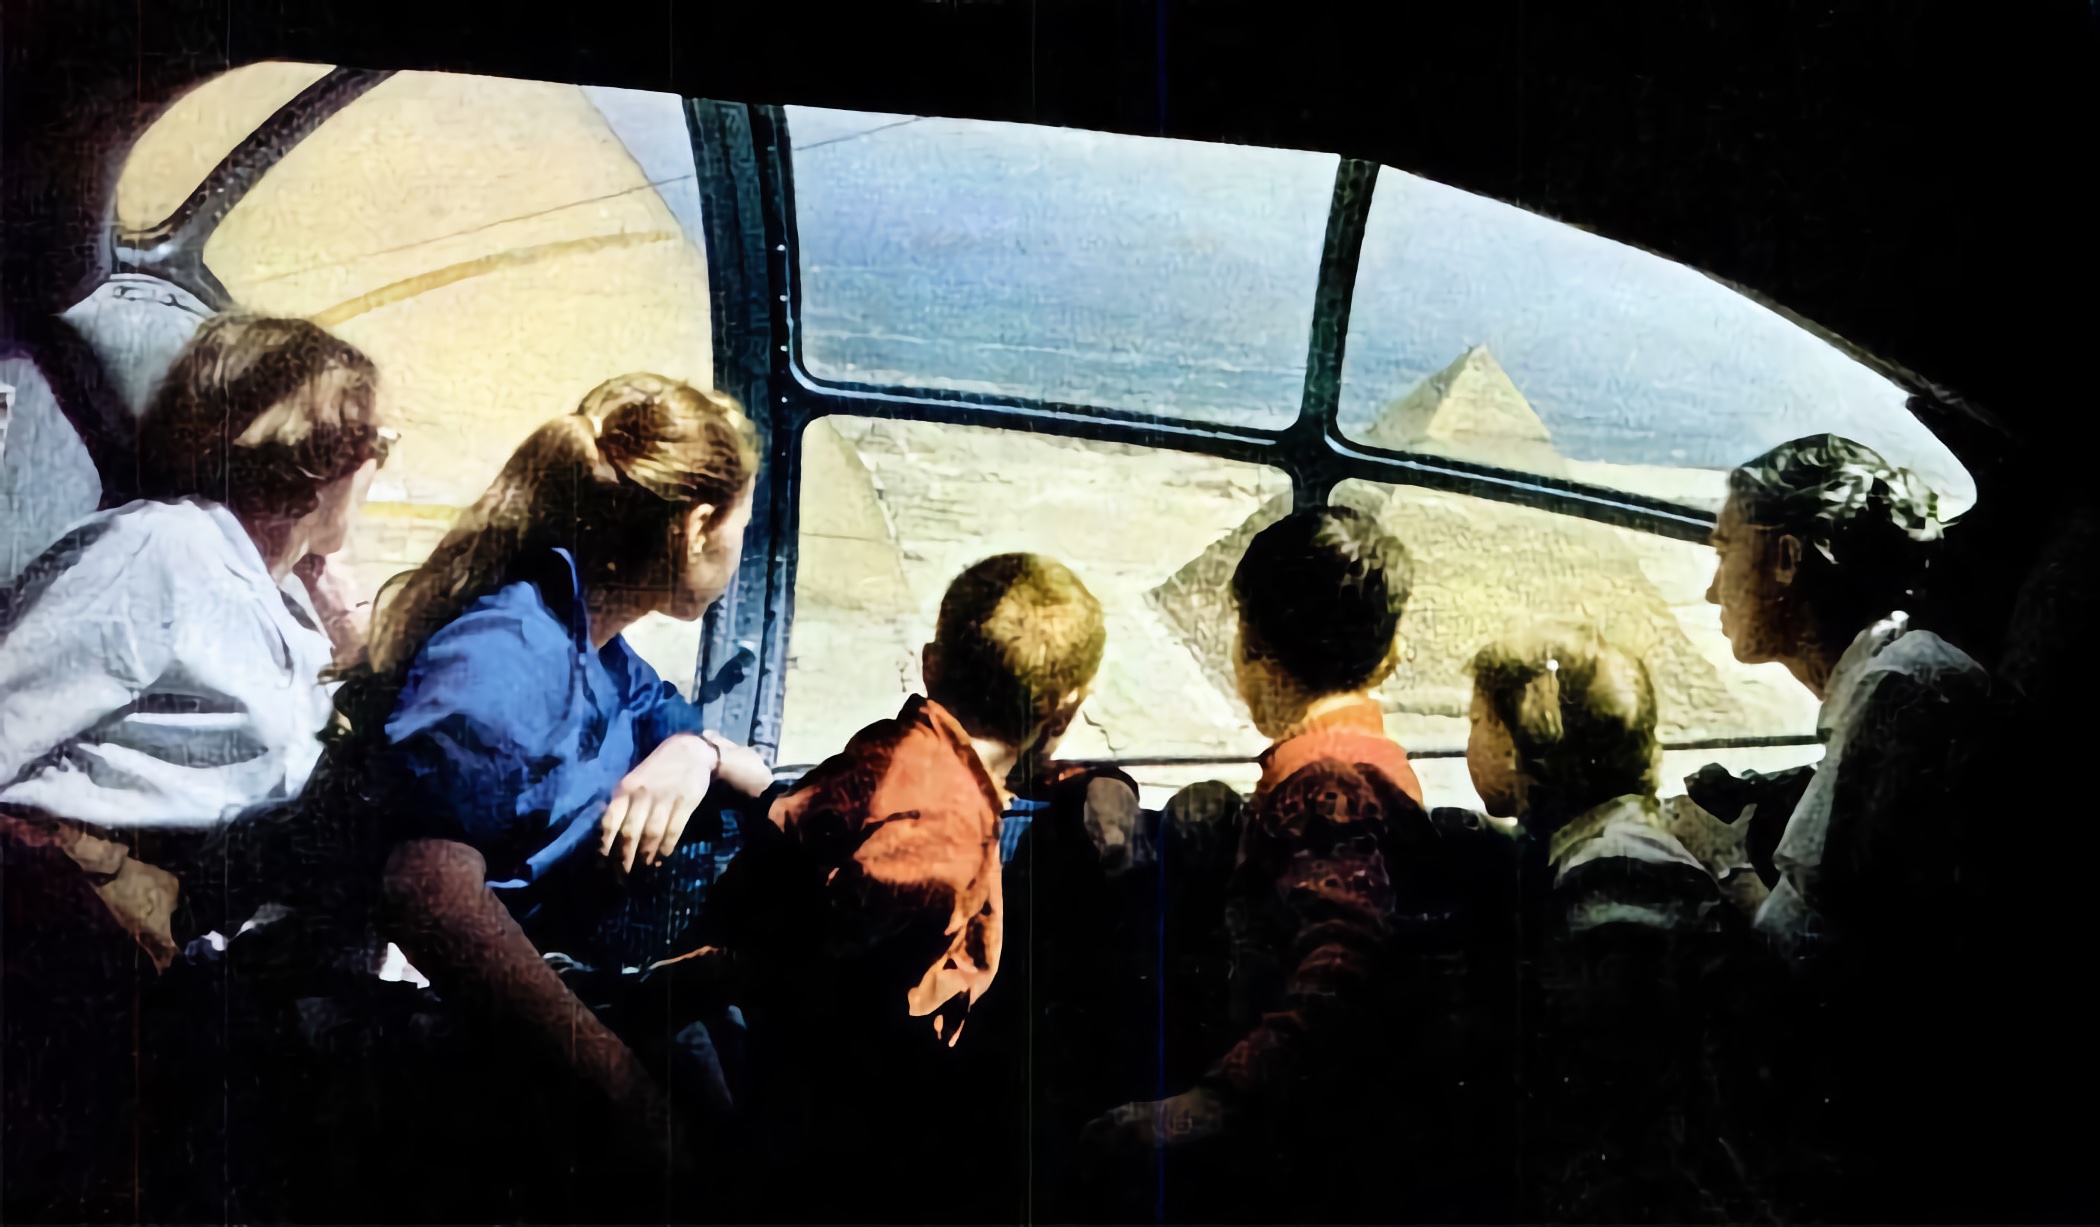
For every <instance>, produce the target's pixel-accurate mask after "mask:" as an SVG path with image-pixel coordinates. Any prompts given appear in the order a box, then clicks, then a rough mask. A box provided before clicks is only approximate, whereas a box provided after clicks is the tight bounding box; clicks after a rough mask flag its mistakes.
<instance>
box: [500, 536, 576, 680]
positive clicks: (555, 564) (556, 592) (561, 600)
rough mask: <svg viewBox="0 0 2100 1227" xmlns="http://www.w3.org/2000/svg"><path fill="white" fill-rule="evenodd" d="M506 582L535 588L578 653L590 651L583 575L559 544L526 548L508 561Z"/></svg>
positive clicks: (572, 558) (572, 557)
mask: <svg viewBox="0 0 2100 1227" xmlns="http://www.w3.org/2000/svg"><path fill="white" fill-rule="evenodd" d="M503 582H504V583H506V584H516V583H528V584H531V585H533V586H534V587H535V588H538V589H539V592H540V600H541V601H542V602H543V603H544V604H545V605H546V606H547V610H548V612H550V613H552V614H553V615H554V616H555V617H557V618H560V619H561V621H562V625H563V626H564V627H566V628H568V631H569V638H570V639H572V640H574V641H575V643H576V650H577V652H578V653H580V654H582V655H585V656H588V655H590V654H591V651H590V648H591V613H590V608H589V607H588V606H587V605H586V604H585V603H584V595H583V578H582V576H581V575H580V574H579V573H578V572H577V569H576V558H575V556H574V555H572V554H571V553H569V551H567V550H565V549H563V548H562V547H560V546H558V545H555V546H548V547H546V548H543V549H535V550H527V551H526V552H525V553H523V554H521V555H520V556H519V557H518V558H517V559H516V560H515V561H513V562H512V563H511V565H510V572H509V574H507V575H506V576H505V577H504V580H503Z"/></svg>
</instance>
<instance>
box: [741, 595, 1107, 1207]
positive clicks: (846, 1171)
mask: <svg viewBox="0 0 2100 1227" xmlns="http://www.w3.org/2000/svg"><path fill="white" fill-rule="evenodd" d="M1106 639H1107V632H1106V630H1105V628H1104V625H1103V621H1102V615H1101V606H1100V603H1099V602H1098V601H1097V600H1095V598H1094V596H1093V594H1092V593H1090V592H1088V591H1087V589H1086V585H1084V584H1083V583H1081V582H1080V580H1079V577H1078V576H1076V575H1074V574H1073V573H1072V571H1071V570H1070V569H1069V568H1067V567H1065V566H1064V565H1063V564H1061V563H1058V562H1056V561H1055V560H1053V559H1050V558H1045V557H1043V556H1041V555H1036V554H1020V553H1015V554H1001V555H998V556H995V557H992V558H987V559H984V560H983V561H981V562H979V563H977V564H975V565H974V566H971V567H970V568H968V569H967V570H965V571H964V572H963V573H962V574H961V575H959V576H957V577H956V579H955V581H954V582H953V583H952V584H950V585H949V588H948V591H947V594H946V595H945V596H944V597H943V598H942V601H941V608H940V614H939V619H938V623H937V626H936V629H935V633H934V639H933V642H932V643H930V644H928V645H927V646H926V649H925V653H924V656H923V665H924V677H925V681H926V693H925V694H924V695H914V696H912V697H911V698H910V699H909V700H907V701H906V703H905V704H904V707H903V710H901V711H900V712H899V713H898V714H897V715H896V716H895V717H893V718H891V719H887V720H881V721H877V722H876V723H874V724H871V725H869V726H868V727H866V728H864V729H862V730H861V731H860V732H859V733H857V734H855V735H854V736H853V738H852V739H851V740H850V741H849V742H848V743H847V744H846V748H845V749H844V750H843V751H842V752H840V753H839V754H837V755H835V756H833V757H832V758H831V759H829V760H827V761H826V762H824V763H823V764H822V765H820V766H818V767H816V768H815V769H814V770H812V771H810V772H809V774H807V775H805V776H804V777H803V778H802V780H801V781H800V782H799V783H798V784H796V785H795V786H794V787H793V788H792V789H790V790H789V791H787V792H786V793H785V794H783V795H782V796H780V797H779V798H778V800H776V801H775V802H774V803H773V805H772V807H771V811H770V817H771V819H772V822H771V823H758V824H756V826H757V828H758V830H757V831H755V832H754V838H753V841H752V844H751V846H750V847H749V848H747V851H746V854H745V858H744V861H743V863H742V864H741V866H740V867H732V871H731V878H733V879H734V881H732V880H731V878H725V881H724V885H725V887H726V890H725V895H726V896H727V898H725V911H726V912H727V913H728V914H727V915H725V916H724V917H723V921H722V923H723V926H724V928H723V936H724V938H725V939H726V943H725V944H726V945H727V946H728V947H729V948H730V949H732V950H734V951H736V957H737V959H738V961H739V962H740V963H742V964H743V965H744V967H745V969H746V970H747V972H748V973H749V975H750V977H751V981H750V983H751V989H752V991H751V993H750V996H749V1000H750V1001H751V1002H752V1014H753V1017H752V1026H751V1036H752V1044H753V1049H752V1051H753V1058H754V1066H755V1072H756V1073H757V1075H758V1077H759V1078H760V1079H761V1080H762V1081H764V1082H767V1083H770V1084H771V1085H769V1086H766V1087H763V1088H761V1089H760V1090H759V1091H756V1092H754V1093H753V1095H752V1096H751V1101H752V1103H753V1104H754V1105H756V1106H758V1107H759V1108H760V1109H761V1110H763V1111H766V1112H770V1113H781V1114H784V1115H782V1116H780V1117H778V1118H777V1119H776V1120H775V1121H773V1122H772V1124H771V1126H770V1127H763V1128H761V1129H760V1130H759V1131H758V1132H759V1133H760V1134H761V1136H766V1137H771V1138H773V1139H776V1141H775V1142H774V1144H773V1149H774V1153H773V1154H772V1155H771V1156H769V1157H770V1158H771V1159H772V1160H773V1162H775V1163H777V1164H779V1165H781V1166H780V1167H779V1168H778V1169H777V1170H778V1171H780V1172H783V1173H786V1172H790V1171H805V1170H820V1171H823V1172H824V1173H825V1174H824V1176H823V1178H822V1179H821V1180H819V1181H802V1180H798V1179H795V1178H792V1177H790V1176H786V1175H783V1176H782V1178H781V1179H780V1180H776V1181H770V1182H769V1184H768V1186H767V1191H766V1194H765V1196H767V1197H768V1198H773V1199H776V1200H777V1195H778V1194H779V1193H780V1192H781V1191H782V1190H784V1189H787V1188H790V1187H793V1188H799V1189H804V1190H805V1191H806V1192H807V1193H809V1194H811V1195H813V1196H816V1197H819V1198H829V1197H836V1198H837V1199H838V1200H837V1201H835V1202H827V1203H825V1204H814V1203H813V1204H811V1205H810V1206H809V1207H807V1208H808V1209H809V1210H810V1211H811V1212H812V1213H814V1214H816V1215H817V1216H818V1217H822V1218H835V1219H842V1220H843V1219H846V1218H851V1219H861V1220H865V1219H870V1218H884V1217H885V1216H894V1215H901V1216H904V1217H910V1218H924V1217H925V1216H926V1215H927V1214H929V1213H941V1214H947V1213H953V1214H958V1215H961V1216H963V1217H966V1218H969V1219H980V1218H1005V1217H1012V1216H1013V1214H1014V1213H1015V1211H1016V1210H1017V1209H1018V1204H1017V1203H1010V1197H1011V1196H1017V1195H1018V1194H1017V1192H1016V1190H1015V1189H1011V1188H1008V1187H1007V1184H1008V1182H1007V1181H1006V1180H1005V1179H1004V1176H1003V1174H1002V1173H1001V1166H1002V1164H1003V1161H1004V1157H1003V1156H1000V1155H998V1154H995V1153H992V1151H993V1150H994V1148H993V1146H992V1145H991V1144H990V1139H992V1138H993V1137H995V1136H997V1133H996V1130H994V1129H992V1128H991V1126H993V1125H995V1124H998V1123H999V1122H997V1121H994V1120H991V1119H989V1117H991V1116H992V1115H993V1114H994V1110H993V1103H994V1097H995V1096H996V1095H998V1094H1000V1091H999V1089H998V1088H993V1087H987V1086H983V1085H980V1084H979V1083H978V1082H976V1081H973V1080H972V1079H971V1077H970V1076H969V1075H970V1072H971V1071H972V1070H974V1069H976V1068H977V1061H976V1059H974V1058H965V1059H960V1060H959V1059H958V1058H962V1057H963V1055H964V1054H961V1053H953V1052H950V1051H949V1050H950V1049H952V1048H954V1047H955V1045H956V1043H957V1041H958V1039H959V1038H960V1036H961V1033H962V1030H963V1024H964V1022H965V1020H966V1018H967V1017H968V1016H969V1015H970V1014H971V1012H972V1010H973V1007H975V1006H977V1004H978V1003H979V1001H980V999H981V998H982V997H983V995H984V993H985V991H986V989H988V988H989V987H991V984H992V982H993V979H994V977H995V976H996V975H997V974H998V971H999V966H1000V957H1001V952H1002V947H1003V945H1004V939H1005V934H1004V929H1005V902H1004V898H1003V891H1002V880H1001V865H1000V847H999V835H1000V815H1001V813H1002V811H1003V810H1005V809H1006V808H1007V804H1008V802H1009V800H1010V796H1011V794H1010V793H1009V792H1008V788H1007V780H1008V777H1009V774H1010V773H1012V772H1013V770H1014V768H1015V766H1016V765H1017V764H1019V763H1021V762H1023V760H1025V759H1028V758H1029V757H1030V756H1031V755H1032V754H1033V753H1034V751H1035V750H1036V749H1037V747H1038V744H1039V742H1040V741H1041V740H1042V739H1043V738H1044V736H1045V735H1046V734H1052V735H1054V732H1056V731H1061V730H1062V729H1063V727H1064V726H1065V725H1066V724H1068V723H1069V721H1070V719H1071V716H1072V713H1073V712H1074V711H1076V710H1077V708H1078V706H1079V704H1080V703H1081V702H1083V701H1084V700H1085V697H1086V694H1087V687H1088V685H1089V683H1090V682H1091V681H1092V680H1093V676H1094V673H1095V671H1096V670H1097V669H1098V668H1099V667H1100V663H1101V655H1102V650H1103V646H1104V644H1105V643H1106ZM739 869H740V870H741V872H739ZM732 901H733V902H732ZM929 1020H930V1025H929ZM978 1029H979V1028H972V1031H976V1030H978ZM965 1047H966V1048H981V1047H983V1045H982V1043H980V1042H973V1044H972V1045H966V1046H965ZM928 1131H932V1132H938V1133H940V1134H941V1135H942V1136H943V1137H944V1139H945V1141H944V1143H943V1145H944V1146H946V1147H947V1148H948V1151H949V1154H950V1157H951V1158H953V1159H955V1163H954V1164H953V1165H952V1166H951V1168H950V1170H952V1171H956V1172H966V1173H968V1175H967V1177H959V1179H966V1180H967V1181H968V1182H969V1184H968V1187H965V1188H956V1187H954V1186H953V1185H949V1186H947V1187H945V1188H944V1189H943V1190H942V1191H941V1193H940V1195H939V1198H938V1200H939V1203H940V1205H941V1207H942V1208H941V1209H940V1210H938V1211H935V1210H932V1209H931V1208H930V1206H929V1204H928V1203H927V1202H926V1201H924V1200H923V1199H924V1198H925V1197H926V1196H928V1191H927V1190H926V1189H924V1188H923V1187H922V1185H920V1184H914V1179H915V1177H914V1175H913V1173H911V1172H909V1171H903V1170H899V1169H898V1167H897V1165H896V1164H895V1163H894V1162H893V1161H892V1160H890V1159H889V1158H887V1157H886V1156H887V1155H888V1153H889V1152H888V1151H887V1150H886V1148H885V1147H884V1146H883V1145H882V1144H881V1143H880V1141H879V1139H880V1138H882V1137H886V1136H913V1137H922V1136H925V1135H926V1133H927V1132H928ZM817 1152H822V1153H821V1154H818V1153H817ZM966 1152H967V1153H968V1154H970V1155H973V1156H975V1161H970V1160H967V1159H965V1158H963V1156H964V1155H965V1153H966ZM820 1185H821V1190H820V1188H819V1186H820ZM774 1208H775V1209H778V1207H777V1205H775V1206H774Z"/></svg>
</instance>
